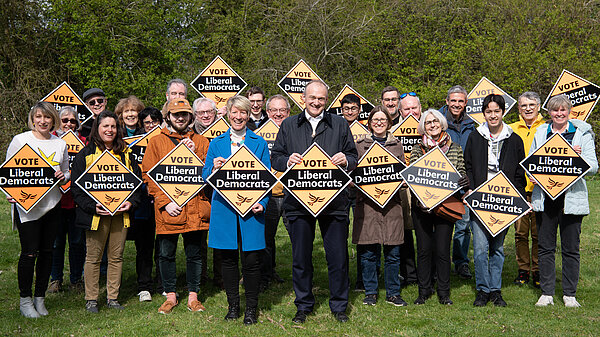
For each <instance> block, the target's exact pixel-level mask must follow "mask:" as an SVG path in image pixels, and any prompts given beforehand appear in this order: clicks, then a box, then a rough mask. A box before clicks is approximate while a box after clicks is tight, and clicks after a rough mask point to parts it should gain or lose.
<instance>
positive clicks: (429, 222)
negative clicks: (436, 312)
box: [412, 206, 454, 296]
mask: <svg viewBox="0 0 600 337" xmlns="http://www.w3.org/2000/svg"><path fill="white" fill-rule="evenodd" d="M412 219H413V225H414V227H415V233H416V235H417V266H418V268H417V275H418V282H419V294H424V293H425V292H428V291H429V290H431V289H432V284H433V281H432V279H433V275H432V268H433V270H435V271H436V275H437V293H438V296H450V243H451V242H452V231H453V229H454V224H453V223H451V222H449V221H446V220H444V219H442V218H440V217H438V216H436V215H434V214H431V213H425V212H423V211H422V210H420V209H419V208H418V207H417V206H415V207H413V209H412Z"/></svg>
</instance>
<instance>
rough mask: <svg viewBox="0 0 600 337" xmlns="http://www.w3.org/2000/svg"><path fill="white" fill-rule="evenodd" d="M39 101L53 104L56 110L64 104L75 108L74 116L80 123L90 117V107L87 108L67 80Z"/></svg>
mask: <svg viewBox="0 0 600 337" xmlns="http://www.w3.org/2000/svg"><path fill="white" fill-rule="evenodd" d="M41 101H42V102H48V103H52V104H54V107H55V108H56V110H60V108H62V107H64V106H70V107H72V108H73V109H75V113H76V114H77V115H76V116H77V118H78V119H79V121H81V123H82V124H83V123H84V122H85V121H87V120H88V119H90V118H91V117H92V112H91V111H90V109H88V107H87V106H86V105H85V104H84V103H83V101H82V100H81V98H79V96H77V94H76V93H75V91H74V90H73V89H71V86H70V85H69V84H68V83H67V82H62V83H61V84H60V85H59V86H58V87H56V88H55V89H54V90H52V91H51V92H50V93H49V94H48V95H46V97H44V98H42V99H41Z"/></svg>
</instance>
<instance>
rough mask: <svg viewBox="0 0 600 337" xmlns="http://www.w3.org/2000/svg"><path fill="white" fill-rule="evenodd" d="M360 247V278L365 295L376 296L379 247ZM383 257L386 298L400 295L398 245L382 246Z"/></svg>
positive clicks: (378, 245)
mask: <svg viewBox="0 0 600 337" xmlns="http://www.w3.org/2000/svg"><path fill="white" fill-rule="evenodd" d="M359 246H362V249H360V251H361V255H360V261H361V265H362V277H363V283H364V285H365V294H366V295H372V294H377V288H378V287H379V284H378V280H377V260H378V259H379V258H380V256H381V255H380V252H381V245H380V244H372V245H359ZM383 255H384V259H385V262H384V280H385V292H386V296H387V297H391V296H398V295H400V277H399V276H398V272H399V271H400V245H393V246H388V245H384V246H383Z"/></svg>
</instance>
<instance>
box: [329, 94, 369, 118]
mask: <svg viewBox="0 0 600 337" xmlns="http://www.w3.org/2000/svg"><path fill="white" fill-rule="evenodd" d="M348 94H354V95H356V96H358V98H359V99H360V106H359V107H358V108H359V109H358V117H357V118H356V120H357V121H359V122H360V123H362V124H367V120H368V119H369V113H370V112H371V110H373V108H374V107H375V106H374V105H373V104H371V102H369V101H368V100H367V99H366V98H364V97H363V96H362V95H361V94H359V93H358V91H356V90H354V89H352V87H351V86H349V85H347V84H346V85H345V86H344V88H342V91H340V93H339V94H338V95H337V96H336V97H335V98H334V99H333V101H332V102H331V105H330V106H329V108H327V111H328V112H330V113H333V114H336V115H338V116H343V113H342V99H343V98H344V97H345V96H346V95H348Z"/></svg>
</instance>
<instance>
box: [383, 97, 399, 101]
mask: <svg viewBox="0 0 600 337" xmlns="http://www.w3.org/2000/svg"><path fill="white" fill-rule="evenodd" d="M397 100H398V97H392V98H384V99H383V101H384V102H396V101H397Z"/></svg>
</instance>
